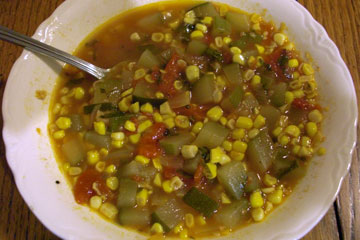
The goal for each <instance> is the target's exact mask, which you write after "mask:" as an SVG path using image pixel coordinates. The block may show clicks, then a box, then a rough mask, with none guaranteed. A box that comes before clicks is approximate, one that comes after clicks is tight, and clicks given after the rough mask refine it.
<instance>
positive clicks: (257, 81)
mask: <svg viewBox="0 0 360 240" xmlns="http://www.w3.org/2000/svg"><path fill="white" fill-rule="evenodd" d="M260 84H261V77H260V76H258V75H255V76H254V77H253V78H252V80H251V86H252V87H257V86H259V85H260Z"/></svg>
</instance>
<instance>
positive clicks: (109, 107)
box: [83, 103, 117, 114]
mask: <svg viewBox="0 0 360 240" xmlns="http://www.w3.org/2000/svg"><path fill="white" fill-rule="evenodd" d="M96 107H98V109H99V110H100V111H103V112H105V111H111V110H116V109H117V106H116V105H114V104H112V103H95V104H90V105H86V106H84V108H83V110H84V114H90V113H92V112H93V111H94V109H95V108H96Z"/></svg>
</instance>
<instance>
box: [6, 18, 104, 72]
mask: <svg viewBox="0 0 360 240" xmlns="http://www.w3.org/2000/svg"><path fill="white" fill-rule="evenodd" d="M0 39H2V40H5V41H8V42H11V43H14V44H17V45H20V46H22V47H24V48H25V49H27V50H29V51H32V52H36V53H40V54H43V55H46V56H49V57H53V58H56V59H57V60H60V61H62V62H65V63H68V64H70V65H72V66H75V67H77V68H79V69H81V70H83V71H85V72H87V73H89V74H91V75H93V76H94V77H96V78H97V79H101V78H103V77H105V75H106V72H107V70H106V69H103V68H99V67H97V66H95V65H93V64H91V63H89V62H86V61H84V60H82V59H80V58H78V57H75V56H72V55H70V54H68V53H66V52H63V51H61V50H59V49H56V48H54V47H52V46H50V45H47V44H45V43H42V42H40V41H38V40H35V39H33V38H30V37H28V36H25V35H23V34H21V33H18V32H15V31H12V30H10V29H8V28H6V27H4V26H1V25H0Z"/></svg>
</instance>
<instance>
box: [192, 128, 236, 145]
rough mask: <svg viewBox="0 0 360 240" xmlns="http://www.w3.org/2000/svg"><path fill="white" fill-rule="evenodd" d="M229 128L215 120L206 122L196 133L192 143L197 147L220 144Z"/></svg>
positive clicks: (227, 133)
mask: <svg viewBox="0 0 360 240" xmlns="http://www.w3.org/2000/svg"><path fill="white" fill-rule="evenodd" d="M229 132H230V130H229V129H227V128H225V127H224V126H222V125H220V124H219V123H216V122H211V121H209V122H207V123H205V125H204V127H203V128H202V129H201V131H200V133H199V134H198V135H197V137H196V139H195V142H194V144H195V145H197V146H198V147H207V148H209V149H211V148H215V147H217V146H220V145H221V144H222V143H223V142H224V140H225V139H226V137H227V136H228V135H229Z"/></svg>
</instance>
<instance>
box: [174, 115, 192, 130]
mask: <svg viewBox="0 0 360 240" xmlns="http://www.w3.org/2000/svg"><path fill="white" fill-rule="evenodd" d="M175 126H177V127H179V128H183V129H186V128H189V127H190V120H189V118H188V117H187V116H184V115H177V116H176V117H175Z"/></svg>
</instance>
